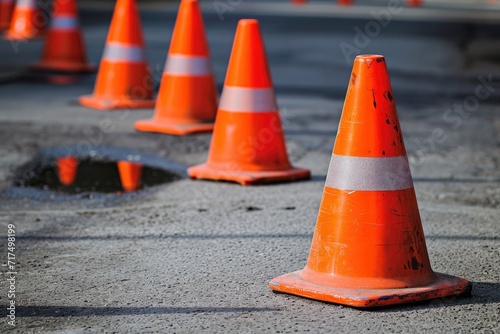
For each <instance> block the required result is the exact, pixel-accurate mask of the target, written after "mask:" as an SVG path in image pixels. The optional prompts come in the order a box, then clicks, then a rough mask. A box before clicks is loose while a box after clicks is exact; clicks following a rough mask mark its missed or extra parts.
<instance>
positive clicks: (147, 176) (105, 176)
mask: <svg viewBox="0 0 500 334" xmlns="http://www.w3.org/2000/svg"><path fill="white" fill-rule="evenodd" d="M179 179H181V176H180V175H179V174H177V173H175V172H171V171H168V170H164V169H160V168H154V167H150V166H146V165H143V164H141V163H137V162H130V161H92V160H89V159H87V160H81V161H79V160H78V159H77V158H75V157H60V158H57V159H54V160H53V163H52V164H48V165H44V166H37V168H34V169H31V170H29V171H26V172H25V173H23V175H22V176H20V177H18V178H17V179H16V180H15V181H14V186H17V187H22V188H29V187H31V188H37V189H41V190H50V191H55V192H58V193H65V194H82V193H103V194H109V193H115V194H116V193H122V192H133V191H138V190H141V189H145V188H149V187H153V186H156V185H160V184H164V183H168V182H173V181H176V180H179Z"/></svg>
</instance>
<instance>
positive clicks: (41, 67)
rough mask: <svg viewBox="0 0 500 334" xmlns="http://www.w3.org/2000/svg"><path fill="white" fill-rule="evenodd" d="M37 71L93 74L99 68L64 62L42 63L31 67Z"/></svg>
mask: <svg viewBox="0 0 500 334" xmlns="http://www.w3.org/2000/svg"><path fill="white" fill-rule="evenodd" d="M31 68H32V69H33V70H35V71H47V72H58V73H71V74H72V73H93V72H95V71H96V70H97V67H96V66H95V65H92V64H85V63H76V64H75V63H69V62H64V61H42V62H40V63H38V64H35V65H33V66H32V67H31Z"/></svg>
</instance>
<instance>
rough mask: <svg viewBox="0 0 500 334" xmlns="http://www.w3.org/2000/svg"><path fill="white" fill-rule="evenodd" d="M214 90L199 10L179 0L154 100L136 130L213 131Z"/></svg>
mask: <svg viewBox="0 0 500 334" xmlns="http://www.w3.org/2000/svg"><path fill="white" fill-rule="evenodd" d="M216 112H217V91H216V87H215V79H214V76H213V73H212V64H211V62H210V53H209V49H208V43H207V40H206V36H205V27H204V25H203V18H202V16H201V11H200V7H199V5H198V1H196V0H182V1H181V5H180V8H179V14H178V15H177V22H176V23H175V29H174V33H173V36H172V42H171V44H170V50H169V53H168V57H167V62H166V64H165V70H164V73H163V78H162V81H161V85H160V91H159V93H158V99H157V101H156V110H155V115H154V117H153V118H152V119H150V120H141V121H138V122H136V123H135V129H136V130H137V131H147V132H160V133H168V134H172V135H186V134H191V133H199V132H210V131H212V130H213V126H214V124H213V123H214V120H215V114H216Z"/></svg>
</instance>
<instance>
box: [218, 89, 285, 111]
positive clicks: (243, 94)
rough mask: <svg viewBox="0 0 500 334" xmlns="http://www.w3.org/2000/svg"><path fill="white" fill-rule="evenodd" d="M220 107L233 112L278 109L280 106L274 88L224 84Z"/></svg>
mask: <svg viewBox="0 0 500 334" xmlns="http://www.w3.org/2000/svg"><path fill="white" fill-rule="evenodd" d="M219 109H220V110H224V111H232V112H266V111H276V110H278V106H277V104H276V98H275V97H274V90H273V89H272V88H244V87H234V86H224V88H223V89H222V95H221V98H220V103H219Z"/></svg>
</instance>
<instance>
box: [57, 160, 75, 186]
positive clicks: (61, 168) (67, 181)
mask: <svg viewBox="0 0 500 334" xmlns="http://www.w3.org/2000/svg"><path fill="white" fill-rule="evenodd" d="M56 168H57V176H58V177H59V181H60V182H61V184H63V185H65V186H70V185H72V184H73V183H74V182H75V179H76V173H77V170H78V159H77V158H76V157H73V156H69V157H62V158H59V159H57V161H56Z"/></svg>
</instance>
